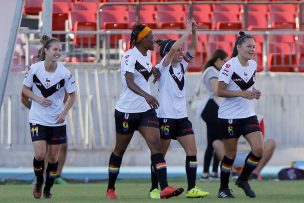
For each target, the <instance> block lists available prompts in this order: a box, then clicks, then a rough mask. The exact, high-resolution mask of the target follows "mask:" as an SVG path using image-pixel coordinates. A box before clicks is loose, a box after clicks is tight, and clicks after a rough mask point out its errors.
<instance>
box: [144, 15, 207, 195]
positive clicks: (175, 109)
mask: <svg viewBox="0 0 304 203" xmlns="http://www.w3.org/2000/svg"><path fill="white" fill-rule="evenodd" d="M196 29H197V24H196V22H195V21H194V20H191V21H189V22H188V24H187V29H186V33H185V34H184V35H183V36H182V37H181V38H180V39H179V40H177V41H174V40H164V41H161V40H158V41H157V43H158V44H159V45H160V56H161V57H162V60H161V61H160V63H159V64H157V66H156V67H157V69H159V71H160V73H161V76H160V79H159V81H158V82H159V83H158V84H159V85H158V87H159V93H160V96H159V98H160V107H159V109H158V113H157V116H158V118H159V121H160V135H161V142H162V151H163V154H164V155H165V154H166V152H167V150H168V148H169V145H170V141H171V139H176V140H177V141H178V142H179V143H180V144H181V146H182V147H183V148H184V150H185V152H186V174H187V179H188V190H187V193H186V197H189V198H198V197H205V196H208V195H209V193H208V192H204V191H202V190H201V189H200V188H199V187H197V186H196V171H197V158H196V153H197V150H196V143H195V137H194V132H193V130H192V124H191V122H190V121H189V120H188V117H187V107H186V87H185V77H184V76H185V71H186V70H187V67H188V64H189V63H190V62H191V60H192V59H193V56H194V55H195V53H196V50H197V35H196ZM189 34H191V35H192V41H191V45H190V47H189V49H188V50H187V52H186V53H185V54H184V53H183V51H182V45H183V43H185V42H186V41H187V39H188V35H189ZM151 169H152V173H151V174H152V188H151V190H150V198H153V199H156V198H157V197H158V195H157V193H159V191H158V189H157V187H158V182H157V176H156V175H155V171H156V170H155V168H154V170H153V167H151Z"/></svg>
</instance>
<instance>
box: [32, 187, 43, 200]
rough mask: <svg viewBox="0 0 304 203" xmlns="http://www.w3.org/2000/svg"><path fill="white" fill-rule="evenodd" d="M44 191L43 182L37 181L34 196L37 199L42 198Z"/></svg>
mask: <svg viewBox="0 0 304 203" xmlns="http://www.w3.org/2000/svg"><path fill="white" fill-rule="evenodd" d="M41 191H42V184H38V183H36V184H35V186H34V189H33V196H34V198H35V199H40V197H41Z"/></svg>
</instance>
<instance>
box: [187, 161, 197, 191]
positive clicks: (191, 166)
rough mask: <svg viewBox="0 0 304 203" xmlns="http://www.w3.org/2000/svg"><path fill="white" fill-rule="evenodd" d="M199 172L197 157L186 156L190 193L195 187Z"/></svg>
mask: <svg viewBox="0 0 304 203" xmlns="http://www.w3.org/2000/svg"><path fill="white" fill-rule="evenodd" d="M196 171H197V159H196V156H186V174H187V180H188V191H189V190H191V189H192V188H194V187H195V182H196Z"/></svg>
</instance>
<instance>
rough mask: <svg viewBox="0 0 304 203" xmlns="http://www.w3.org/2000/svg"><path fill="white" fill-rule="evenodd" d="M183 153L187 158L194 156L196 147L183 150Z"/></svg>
mask: <svg viewBox="0 0 304 203" xmlns="http://www.w3.org/2000/svg"><path fill="white" fill-rule="evenodd" d="M185 152H186V154H187V156H196V154H197V149H196V147H192V148H189V149H185Z"/></svg>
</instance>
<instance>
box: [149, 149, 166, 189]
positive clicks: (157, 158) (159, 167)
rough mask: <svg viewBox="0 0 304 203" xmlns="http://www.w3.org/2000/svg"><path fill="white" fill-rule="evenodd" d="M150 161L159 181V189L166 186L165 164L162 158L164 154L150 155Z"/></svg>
mask: <svg viewBox="0 0 304 203" xmlns="http://www.w3.org/2000/svg"><path fill="white" fill-rule="evenodd" d="M151 162H152V164H153V165H154V166H155V168H156V173H157V177H158V181H159V185H160V188H161V190H163V189H164V188H165V187H167V186H168V181H167V164H166V161H165V159H164V156H163V155H162V154H161V153H159V154H153V155H151Z"/></svg>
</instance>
